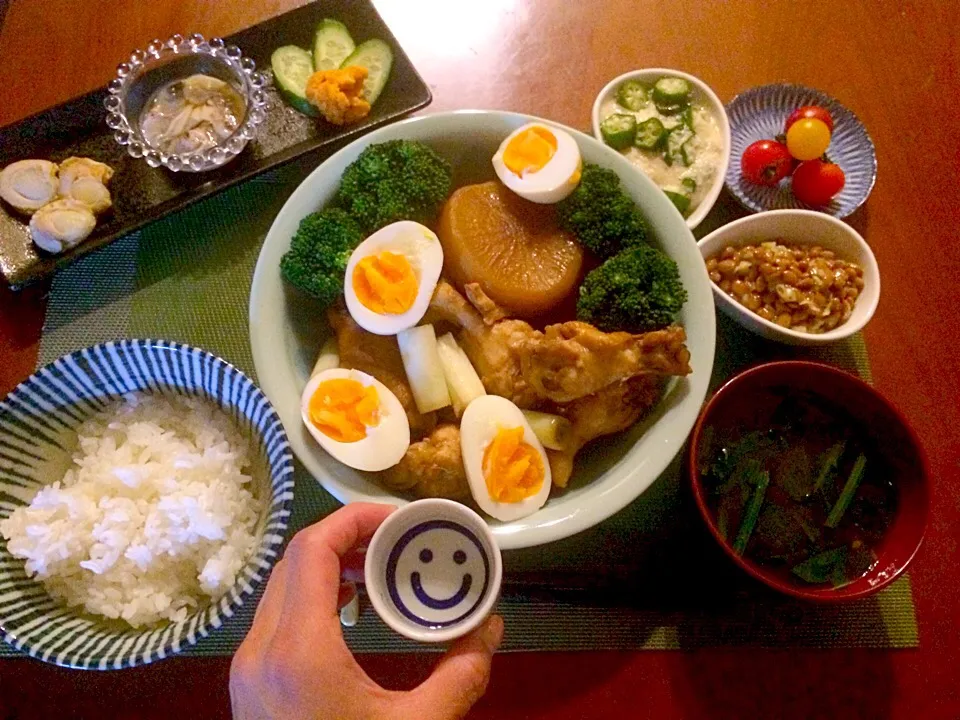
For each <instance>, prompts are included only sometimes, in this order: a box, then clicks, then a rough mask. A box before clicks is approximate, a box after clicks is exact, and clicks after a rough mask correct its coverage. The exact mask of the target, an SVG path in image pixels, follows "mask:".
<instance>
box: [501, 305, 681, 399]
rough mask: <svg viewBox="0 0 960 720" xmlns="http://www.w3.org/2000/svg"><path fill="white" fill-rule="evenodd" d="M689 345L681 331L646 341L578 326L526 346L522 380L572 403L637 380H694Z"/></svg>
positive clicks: (559, 328) (537, 336)
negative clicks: (677, 377) (679, 377)
mask: <svg viewBox="0 0 960 720" xmlns="http://www.w3.org/2000/svg"><path fill="white" fill-rule="evenodd" d="M686 339H687V335H686V333H685V332H684V330H683V328H682V327H680V326H679V325H673V326H671V327H668V328H665V329H664V330H656V331H654V332H648V333H644V334H642V335H631V334H630V333H625V332H611V333H607V332H603V331H602V330H597V328H595V327H593V325H589V324H587V323H585V322H578V321H572V322H565V323H562V324H560V325H549V326H547V328H546V329H545V330H544V332H542V333H537V332H535V333H532V334H530V335H529V336H528V337H527V338H526V339H525V340H524V342H523V343H522V345H521V346H520V348H519V352H520V359H521V374H522V375H523V378H524V380H526V382H527V383H529V385H530V386H531V387H532V388H533V389H534V390H535V391H536V392H537V394H538V395H540V396H541V397H544V398H547V399H549V400H552V401H553V402H558V403H563V402H571V401H573V400H576V399H577V398H582V397H586V396H587V395H592V394H593V393H595V392H599V391H600V390H602V389H603V388H605V387H606V386H607V385H611V384H613V383H618V382H620V381H622V380H626V379H628V378H632V377H635V376H637V375H689V374H690V372H691V370H690V351H689V350H688V349H687V346H686V345H685V344H684V342H685V341H686Z"/></svg>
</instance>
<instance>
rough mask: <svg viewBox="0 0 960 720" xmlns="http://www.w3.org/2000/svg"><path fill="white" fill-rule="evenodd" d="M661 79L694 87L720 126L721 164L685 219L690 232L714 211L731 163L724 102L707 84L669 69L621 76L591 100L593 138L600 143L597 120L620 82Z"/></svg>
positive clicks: (641, 71)
mask: <svg viewBox="0 0 960 720" xmlns="http://www.w3.org/2000/svg"><path fill="white" fill-rule="evenodd" d="M662 77H679V78H683V79H684V80H686V81H687V82H688V83H690V84H691V85H693V87H694V88H695V92H696V93H698V94H699V95H700V98H699V99H700V100H702V101H703V102H704V103H705V104H706V105H707V106H708V107H709V108H710V110H711V111H712V112H713V114H714V116H715V117H716V118H717V124H718V125H719V126H720V136H721V137H722V138H723V147H722V148H721V150H720V161H719V163H718V165H717V174H716V175H715V176H714V178H713V182H712V183H711V184H710V189H709V190H708V191H707V194H706V195H705V196H704V198H703V200H702V201H701V202H700V204H699V205H698V206H697V209H696V210H694V211H693V212H692V213H690V217H688V218H686V223H687V227H688V228H690V229H691V230H693V229H694V228H696V227H697V225H699V224H700V223H701V222H703V219H704V218H705V217H706V216H707V214H708V213H709V212H710V210H712V209H713V206H714V204H716V202H717V198H718V197H719V196H720V191H721V190H722V189H723V181H724V177H725V176H726V174H727V165H728V164H729V162H730V122H729V120H728V119H727V110H726V108H724V106H723V103H722V102H720V98H718V97H717V95H716V93H715V92H713V90H711V89H710V86H709V85H707V84H706V83H705V82H704V81H703V80H701V79H700V78H698V77H695V76H693V75H690V74H688V73H685V72H681V71H680V70H673V69H671V68H644V69H643V70H631V71H630V72H627V73H624V74H623V75H619V76H617V77H615V78H614V79H613V80H611V81H610V82H608V83H607V84H606V85H605V86H604V88H603V90H601V91H600V93H599V94H598V95H597V99H596V100H594V101H593V112H592V118H593V136H594V137H595V138H596V139H597V140H598V141H599V142H603V134H602V133H601V132H600V123H601V122H603V118H602V117H600V109H601V108H602V107H603V105H604V104H605V103H606V102H607V100H609V99H610V98H611V97H612V96H613V95H615V94H616V92H617V88H618V87H620V83H622V82H624V81H626V80H640V81H643V82H646V83H650V84H651V85H652V84H653V83H654V82H656V81H657V80H659V79H660V78H662ZM630 167H632V168H633V169H634V170H636V171H637V172H639V173H641V174H642V173H643V170H641V169H640V168H638V167H637V166H636V165H634V164H633V163H630Z"/></svg>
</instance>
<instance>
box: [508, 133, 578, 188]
mask: <svg viewBox="0 0 960 720" xmlns="http://www.w3.org/2000/svg"><path fill="white" fill-rule="evenodd" d="M582 166H583V164H582V162H581V160H580V148H578V147H577V141H576V140H574V139H573V137H572V136H571V135H570V133H567V132H564V131H563V130H560V129H558V128H554V127H550V126H549V125H544V124H541V123H531V124H529V125H524V126H523V127H522V128H520V129H519V130H515V131H514V132H512V133H511V134H510V135H509V136H508V137H507V139H506V140H504V141H503V142H502V143H501V144H500V148H499V149H498V150H497V154H496V155H494V156H493V169H494V170H495V171H496V173H497V177H498V178H500V182H502V183H503V184H504V185H506V186H507V187H508V188H510V189H511V190H513V192H515V193H516V194H517V195H519V196H520V197H522V198H524V199H526V200H529V201H530V202H535V203H540V204H542V205H552V204H553V203H558V202H560V201H561V200H563V199H564V198H565V197H567V195H569V194H570V193H572V192H573V191H574V189H575V188H576V187H577V185H578V184H579V182H580V170H581V168H582Z"/></svg>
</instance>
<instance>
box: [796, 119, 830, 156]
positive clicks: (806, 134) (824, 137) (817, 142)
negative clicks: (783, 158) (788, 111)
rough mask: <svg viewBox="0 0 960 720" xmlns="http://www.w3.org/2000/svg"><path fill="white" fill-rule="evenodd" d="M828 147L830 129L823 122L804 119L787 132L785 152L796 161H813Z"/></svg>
mask: <svg viewBox="0 0 960 720" xmlns="http://www.w3.org/2000/svg"><path fill="white" fill-rule="evenodd" d="M828 147H830V128H828V127H827V124H826V123H825V122H824V121H823V120H817V119H816V118H804V119H802V120H797V121H796V122H795V123H794V124H793V125H791V126H790V128H789V129H788V130H787V150H789V151H790V154H791V155H793V156H794V157H795V158H796V159H797V160H815V159H816V158H818V157H820V156H821V155H823V154H824V153H825V152H826V151H827V148H828Z"/></svg>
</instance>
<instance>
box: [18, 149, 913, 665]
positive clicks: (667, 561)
mask: <svg viewBox="0 0 960 720" xmlns="http://www.w3.org/2000/svg"><path fill="white" fill-rule="evenodd" d="M305 171H306V170H305V168H303V167H301V166H299V165H296V164H294V165H291V166H288V167H286V168H283V169H281V170H279V171H276V172H274V173H272V174H269V175H266V176H263V177H261V178H258V179H256V180H253V181H251V182H249V183H246V184H245V185H242V186H240V187H236V188H233V189H231V190H228V191H227V192H225V193H223V194H222V195H219V196H217V197H215V198H212V199H210V200H207V201H205V202H203V203H201V204H198V205H196V206H194V207H192V208H190V209H188V210H186V211H185V212H182V213H179V214H177V215H174V216H171V217H168V218H166V219H164V220H162V221H160V222H157V223H155V224H153V225H151V226H149V227H148V228H146V229H144V230H143V231H141V232H139V233H137V234H134V235H132V236H130V237H127V238H125V239H123V240H121V241H119V242H117V243H115V244H114V245H112V246H110V247H108V248H106V249H104V250H103V251H101V252H99V253H96V254H94V255H91V256H89V257H88V258H85V259H84V260H82V261H80V262H79V263H77V264H76V265H74V266H72V267H70V268H67V269H66V270H65V271H63V272H61V274H60V275H59V276H58V277H57V278H56V279H55V281H54V283H53V289H52V292H51V296H50V301H49V306H48V311H47V319H46V325H45V328H44V333H43V338H42V341H41V353H40V362H41V364H43V363H47V362H50V361H52V360H54V359H55V358H57V357H59V356H60V355H62V354H64V353H66V352H70V351H72V350H75V349H77V348H81V347H86V346H88V345H91V344H93V343H96V342H100V341H105V340H111V339H117V338H121V337H155V338H163V339H169V340H178V341H181V342H186V343H190V344H193V345H197V346H200V347H203V348H205V349H206V350H209V351H211V352H214V353H216V354H218V355H220V356H222V357H224V358H226V359H227V360H229V361H230V362H232V363H234V364H235V365H237V366H238V367H239V368H241V369H242V370H244V371H245V372H247V373H249V374H250V375H251V376H253V377H254V378H255V377H256V373H255V371H254V367H253V358H252V355H251V351H250V341H249V334H248V329H247V306H248V299H249V292H250V281H251V277H252V273H253V268H254V265H255V264H256V260H257V256H258V254H259V252H260V246H261V244H262V242H263V238H264V236H265V235H266V232H267V230H268V229H269V227H270V224H271V222H272V221H273V218H274V217H275V216H276V213H277V212H278V211H279V209H280V207H281V206H282V204H283V202H284V201H285V200H286V198H287V197H288V196H289V194H290V193H291V192H292V191H293V189H294V188H295V187H296V186H297V184H298V183H299V182H300V180H301V179H302V178H303V176H304V173H305ZM782 357H791V358H795V357H808V358H812V359H818V360H823V361H826V362H831V363H833V364H836V365H839V366H841V367H843V368H846V369H848V370H850V371H853V372H857V373H858V374H860V375H861V376H863V377H865V378H867V379H869V378H870V369H869V363H868V360H867V353H866V347H865V346H864V343H863V339H862V338H861V337H860V336H859V335H858V336H855V337H854V338H852V339H851V340H849V341H847V342H844V343H839V344H836V345H833V346H830V347H828V348H823V349H816V350H798V349H796V348H788V347H785V346H780V345H776V344H772V343H768V342H765V341H763V340H761V339H759V338H757V337H755V336H753V335H751V334H749V333H747V332H746V331H744V330H742V329H741V328H739V327H738V326H736V325H735V324H733V323H732V322H729V321H727V320H726V319H725V318H723V317H720V318H718V338H717V360H716V363H715V366H714V373H713V384H714V386H716V385H718V384H719V383H720V382H722V381H723V380H724V379H725V378H727V377H729V376H730V375H731V374H732V373H733V372H734V371H735V370H736V369H737V368H738V367H741V366H743V365H745V364H749V363H754V362H760V361H764V360H770V359H776V358H782ZM602 451H603V445H602V442H601V443H599V444H598V447H597V448H596V449H595V450H594V452H602ZM336 507H338V503H337V501H336V500H334V499H333V498H332V497H331V496H330V495H329V494H328V493H326V492H325V491H324V490H323V489H322V488H321V487H320V486H319V484H318V483H317V482H316V481H314V480H313V478H312V477H311V476H310V475H309V474H308V473H307V472H306V471H305V470H304V469H303V468H302V467H301V466H299V464H298V472H297V485H296V499H295V502H294V513H293V518H292V525H293V527H292V531H295V530H297V529H299V528H301V527H303V526H305V525H307V524H309V523H311V522H313V521H315V520H317V519H319V518H320V517H322V516H324V515H325V514H327V513H329V512H331V511H332V510H334V509H335V508H336ZM504 563H505V572H506V576H505V583H506V584H505V588H504V593H503V597H502V599H501V601H500V605H499V608H498V612H500V613H501V614H502V615H503V616H504V619H505V621H506V626H507V629H506V638H505V643H504V649H505V650H590V649H680V648H694V647H704V646H729V645H743V646H766V647H785V646H794V647H872V648H891V647H914V646H916V645H917V643H918V638H917V623H916V617H915V611H914V604H913V599H912V595H911V588H910V580H909V578H908V577H904V578H901V579H900V580H898V581H897V582H896V583H894V584H893V585H892V586H891V587H890V588H888V589H886V590H885V591H883V592H881V593H879V594H878V595H876V596H874V597H872V598H868V599H866V600H863V601H860V602H857V603H852V604H846V605H840V606H823V605H811V604H806V603H802V602H798V601H794V600H791V599H787V598H784V597H781V596H779V595H777V594H775V593H773V592H771V591H768V590H766V589H765V588H764V587H762V586H760V585H758V584H756V583H754V582H752V581H751V580H749V579H748V578H746V577H744V576H743V575H742V574H741V573H740V572H739V571H738V570H737V569H736V568H734V567H733V566H732V564H731V563H729V561H727V560H726V559H725V557H724V556H723V555H722V554H721V552H720V550H719V548H717V547H716V546H715V544H714V543H713V541H712V540H711V539H710V538H709V536H707V534H706V531H705V530H704V529H703V527H702V523H701V522H700V520H699V518H698V517H697V516H696V512H695V510H694V508H693V507H692V502H691V501H690V499H689V497H688V493H686V492H685V489H684V487H683V484H682V483H681V478H680V461H679V459H678V460H677V461H675V462H674V463H673V464H672V465H671V466H670V468H668V470H667V471H666V472H665V473H664V474H663V476H662V477H661V478H660V479H659V480H658V481H657V482H656V483H655V484H654V485H653V486H652V487H651V488H650V489H649V490H648V491H647V492H645V493H644V494H643V495H642V496H641V497H640V498H638V499H637V500H636V501H635V502H633V503H632V504H631V505H629V506H628V507H627V508H625V509H624V510H623V511H621V512H620V513H618V514H617V515H615V516H614V517H612V518H610V519H609V520H607V521H606V522H604V523H602V524H601V525H599V526H597V527H595V528H592V529H590V530H588V531H585V532H583V533H580V534H578V535H576V536H574V537H571V538H567V539H565V540H562V541H559V542H556V543H551V544H550V545H546V546H542V547H538V548H530V549H527V550H520V551H511V552H508V553H505V556H504ZM254 605H255V604H254V603H249V604H248V606H247V607H246V608H244V610H243V611H242V612H240V613H239V614H238V615H237V616H236V617H234V618H233V619H232V620H231V621H229V622H228V623H227V624H225V625H224V626H223V627H222V628H221V629H220V630H219V631H218V632H217V633H215V634H213V635H212V636H210V637H208V638H205V639H203V640H202V641H201V642H200V643H199V644H198V645H197V646H195V647H193V648H190V649H189V650H187V651H186V653H185V654H187V655H225V654H230V653H232V652H233V650H234V649H235V648H236V646H237V645H238V644H239V642H240V641H241V640H242V638H243V636H244V635H245V634H246V631H247V629H248V628H249V625H250V621H251V618H252V615H253V610H254ZM345 635H346V638H347V642H348V644H349V645H350V646H351V648H352V649H353V650H354V651H358V652H393V651H408V650H429V649H430V648H425V647H423V646H420V645H417V644H415V643H413V642H411V641H407V640H404V639H402V638H400V637H398V636H396V635H395V634H393V633H392V632H391V631H389V630H388V629H387V628H386V627H385V626H384V625H383V624H382V623H381V622H380V621H379V619H378V618H377V617H376V615H375V614H374V613H373V612H372V610H371V609H370V608H369V607H368V606H365V607H364V610H363V614H362V616H361V620H360V622H359V624H358V625H357V626H356V627H354V628H351V629H348V630H345ZM15 654H16V653H15V651H13V650H12V649H10V648H8V647H5V646H4V647H2V648H0V656H2V655H15Z"/></svg>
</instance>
